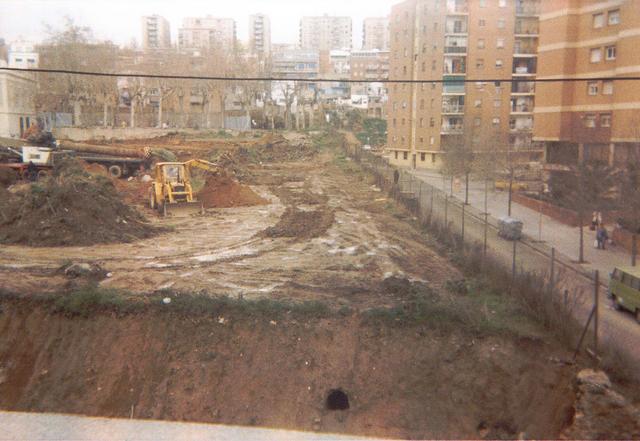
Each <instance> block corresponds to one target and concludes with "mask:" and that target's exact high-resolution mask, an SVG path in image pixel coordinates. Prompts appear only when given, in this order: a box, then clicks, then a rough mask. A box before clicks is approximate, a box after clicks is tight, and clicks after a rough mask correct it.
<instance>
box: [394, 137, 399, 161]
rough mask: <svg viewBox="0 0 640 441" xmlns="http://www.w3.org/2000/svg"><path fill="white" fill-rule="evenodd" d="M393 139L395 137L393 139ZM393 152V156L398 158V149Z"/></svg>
mask: <svg viewBox="0 0 640 441" xmlns="http://www.w3.org/2000/svg"><path fill="white" fill-rule="evenodd" d="M394 141H395V139H394ZM393 153H394V154H395V155H394V156H395V159H398V151H397V150H396V151H395V152H393Z"/></svg>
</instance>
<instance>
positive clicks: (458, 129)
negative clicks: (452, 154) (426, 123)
mask: <svg viewBox="0 0 640 441" xmlns="http://www.w3.org/2000/svg"><path fill="white" fill-rule="evenodd" d="M463 132H464V123H463V119H462V118H460V117H446V116H445V117H443V118H442V127H441V128H440V133H441V134H443V135H459V134H462V133H463Z"/></svg>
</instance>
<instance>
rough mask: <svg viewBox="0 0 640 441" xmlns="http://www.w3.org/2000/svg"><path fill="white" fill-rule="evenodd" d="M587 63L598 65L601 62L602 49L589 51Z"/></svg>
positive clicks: (597, 48)
mask: <svg viewBox="0 0 640 441" xmlns="http://www.w3.org/2000/svg"><path fill="white" fill-rule="evenodd" d="M589 61H591V62H592V63H599V62H600V61H602V49H601V48H599V47H596V48H593V49H591V51H590V52H589Z"/></svg>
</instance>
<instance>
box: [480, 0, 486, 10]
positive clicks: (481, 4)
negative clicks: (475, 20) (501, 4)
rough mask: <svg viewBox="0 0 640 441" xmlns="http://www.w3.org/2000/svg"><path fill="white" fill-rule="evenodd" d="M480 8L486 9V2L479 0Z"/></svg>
mask: <svg viewBox="0 0 640 441" xmlns="http://www.w3.org/2000/svg"><path fill="white" fill-rule="evenodd" d="M480 7H481V8H486V7H487V0H480Z"/></svg>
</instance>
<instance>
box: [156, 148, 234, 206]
mask: <svg viewBox="0 0 640 441" xmlns="http://www.w3.org/2000/svg"><path fill="white" fill-rule="evenodd" d="M192 168H199V169H202V170H206V171H209V172H213V173H218V172H220V171H221V170H222V169H221V168H220V167H219V166H218V165H217V164H214V163H212V162H209V161H205V160H203V159H192V160H190V161H187V162H158V163H156V164H155V166H154V180H153V182H152V183H151V189H150V190H149V205H150V206H151V209H156V210H158V211H159V212H160V214H162V215H163V216H167V215H174V214H181V215H189V214H193V213H198V212H200V213H204V206H203V205H202V203H201V202H198V201H197V200H196V198H195V196H194V194H193V187H192V185H191V169H192Z"/></svg>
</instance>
